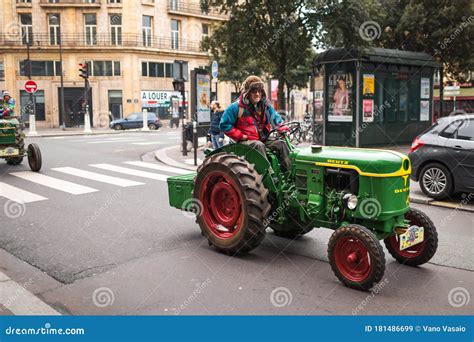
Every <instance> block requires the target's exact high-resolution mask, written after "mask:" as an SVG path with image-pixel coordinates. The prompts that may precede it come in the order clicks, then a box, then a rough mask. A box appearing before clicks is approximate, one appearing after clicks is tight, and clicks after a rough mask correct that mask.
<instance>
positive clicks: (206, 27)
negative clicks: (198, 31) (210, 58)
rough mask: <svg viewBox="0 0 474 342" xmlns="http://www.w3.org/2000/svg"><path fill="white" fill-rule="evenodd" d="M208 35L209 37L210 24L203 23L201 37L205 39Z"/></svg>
mask: <svg viewBox="0 0 474 342" xmlns="http://www.w3.org/2000/svg"><path fill="white" fill-rule="evenodd" d="M206 37H209V24H202V35H201V38H202V39H204V38H206Z"/></svg>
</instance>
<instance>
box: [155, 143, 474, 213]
mask: <svg viewBox="0 0 474 342" xmlns="http://www.w3.org/2000/svg"><path fill="white" fill-rule="evenodd" d="M202 139H204V138H200V139H199V142H200V144H199V145H200V147H199V149H198V153H197V157H198V161H197V165H198V166H199V165H200V164H201V163H202V161H203V159H204V157H205V156H204V152H203V151H204V149H203V146H204V143H205V140H202ZM304 146H305V145H300V147H304ZM308 146H309V145H308ZM377 148H378V149H385V150H393V151H397V152H401V153H405V154H406V153H408V150H409V149H410V146H409V145H401V146H395V147H393V146H388V147H377ZM155 158H156V159H157V160H158V161H159V162H162V163H164V164H167V165H170V166H173V167H178V168H182V169H186V170H190V171H196V169H197V166H194V150H191V151H190V152H188V155H187V156H183V155H182V152H181V146H171V147H167V148H164V149H161V150H158V151H155ZM458 197H459V198H455V199H453V200H445V201H436V200H434V199H432V198H429V197H427V196H425V195H424V194H423V192H422V191H421V189H420V186H419V184H418V183H417V182H413V181H411V182H410V202H412V203H420V204H426V205H434V206H438V207H443V208H448V209H453V210H463V211H469V212H473V213H474V196H472V197H469V196H465V197H462V196H458Z"/></svg>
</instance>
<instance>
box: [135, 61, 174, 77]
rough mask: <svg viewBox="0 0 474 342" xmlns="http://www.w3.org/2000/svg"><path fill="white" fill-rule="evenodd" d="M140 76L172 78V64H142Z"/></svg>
mask: <svg viewBox="0 0 474 342" xmlns="http://www.w3.org/2000/svg"><path fill="white" fill-rule="evenodd" d="M142 76H145V77H167V78H172V77H173V63H160V62H142Z"/></svg>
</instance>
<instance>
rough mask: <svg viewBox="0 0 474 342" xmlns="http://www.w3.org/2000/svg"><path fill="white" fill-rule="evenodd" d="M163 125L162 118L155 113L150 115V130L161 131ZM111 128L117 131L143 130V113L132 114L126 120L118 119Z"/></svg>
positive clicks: (112, 123)
mask: <svg viewBox="0 0 474 342" xmlns="http://www.w3.org/2000/svg"><path fill="white" fill-rule="evenodd" d="M161 126H163V124H162V123H161V120H160V118H159V117H158V115H156V114H155V113H153V112H152V113H148V128H149V129H151V130H155V129H159V128H160V127H161ZM109 127H110V128H112V129H115V130H117V131H119V130H122V129H131V128H142V127H143V113H131V114H130V115H128V116H127V117H126V118H123V119H117V120H114V121H112V122H111V123H110V125H109Z"/></svg>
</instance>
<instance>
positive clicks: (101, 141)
mask: <svg viewBox="0 0 474 342" xmlns="http://www.w3.org/2000/svg"><path fill="white" fill-rule="evenodd" d="M144 140H145V139H140V138H139V139H123V140H98V141H87V142H86V144H117V143H124V142H127V143H128V142H139V141H144Z"/></svg>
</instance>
